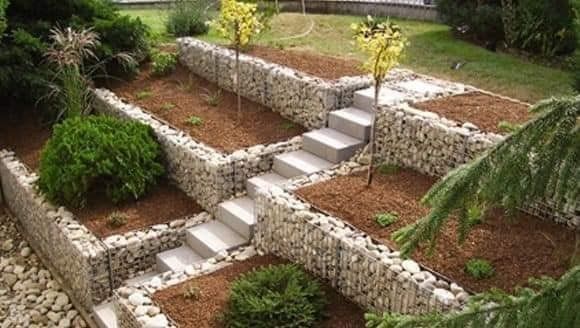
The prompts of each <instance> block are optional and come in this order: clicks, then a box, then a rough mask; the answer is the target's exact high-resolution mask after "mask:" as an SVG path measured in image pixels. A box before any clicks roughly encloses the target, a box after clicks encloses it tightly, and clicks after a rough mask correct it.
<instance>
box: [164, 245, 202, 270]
mask: <svg viewBox="0 0 580 328" xmlns="http://www.w3.org/2000/svg"><path fill="white" fill-rule="evenodd" d="M157 257H158V259H160V260H161V261H163V263H164V264H165V265H166V266H168V267H169V268H170V269H171V270H172V271H181V270H184V269H185V267H186V266H188V265H190V264H193V263H196V262H199V261H202V260H203V257H202V256H201V255H199V254H197V253H196V252H195V251H194V250H193V249H191V248H190V247H189V246H187V245H183V246H181V247H178V248H174V249H170V250H168V251H165V252H161V253H159V254H157Z"/></svg>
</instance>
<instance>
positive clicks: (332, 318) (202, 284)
mask: <svg viewBox="0 0 580 328" xmlns="http://www.w3.org/2000/svg"><path fill="white" fill-rule="evenodd" d="M281 263H287V262H286V261H284V260H282V259H279V258H277V257H274V256H271V255H267V256H257V257H253V258H251V259H249V260H246V261H243V262H238V263H234V264H233V265H230V266H228V267H226V268H224V269H221V270H219V271H217V272H214V273H211V274H209V275H206V276H201V277H198V278H194V279H191V280H189V281H186V282H183V283H181V284H178V285H175V286H172V287H170V288H167V289H164V290H161V291H158V292H156V293H155V294H154V295H153V300H154V301H155V302H156V303H157V304H158V305H159V306H160V307H161V309H163V312H165V313H166V314H167V315H169V317H170V318H171V319H173V320H174V321H175V322H176V323H177V324H178V325H179V327H181V328H218V327H223V323H222V322H221V321H220V317H221V314H222V313H223V311H224V309H225V308H226V306H227V302H228V298H229V286H230V284H231V283H232V282H233V281H234V280H236V279H237V278H238V277H240V275H242V274H243V273H246V272H249V271H251V270H253V269H256V268H258V267H261V266H266V265H269V264H281ZM192 283H193V284H194V285H195V286H196V287H197V288H199V289H200V292H201V293H200V297H199V298H198V299H197V300H192V299H187V298H185V297H184V296H183V294H184V292H185V291H186V290H187V288H188V287H189V286H190V285H191V284H192ZM322 286H323V288H324V291H325V293H326V296H327V300H328V302H329V304H328V306H327V308H326V313H325V320H324V321H323V322H321V323H320V325H319V327H324V328H358V327H360V328H362V327H364V325H365V324H364V318H363V315H364V312H363V311H362V310H361V309H360V308H359V307H358V306H357V305H355V304H353V303H352V302H350V301H348V300H347V299H345V298H344V297H343V296H341V295H340V294H338V293H337V292H336V291H335V290H333V289H332V288H331V287H330V286H329V285H327V284H325V283H323V285H322Z"/></svg>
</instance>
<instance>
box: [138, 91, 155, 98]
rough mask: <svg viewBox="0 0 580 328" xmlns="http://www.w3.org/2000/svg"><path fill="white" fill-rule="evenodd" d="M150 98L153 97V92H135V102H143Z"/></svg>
mask: <svg viewBox="0 0 580 328" xmlns="http://www.w3.org/2000/svg"><path fill="white" fill-rule="evenodd" d="M151 96H153V92H151V91H149V90H141V91H139V92H137V94H136V95H135V98H137V100H145V99H147V98H150V97H151Z"/></svg>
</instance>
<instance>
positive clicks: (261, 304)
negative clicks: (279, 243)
mask: <svg viewBox="0 0 580 328" xmlns="http://www.w3.org/2000/svg"><path fill="white" fill-rule="evenodd" d="M325 305H326V301H325V295H324V292H323V291H322V290H321V288H320V285H319V284H318V283H317V282H316V281H315V280H313V279H312V278H311V277H310V276H309V275H308V274H307V273H306V272H304V271H303V270H302V269H300V268H298V267H297V266H295V265H291V264H286V265H270V266H267V267H263V268H260V269H258V270H255V271H252V272H250V273H247V274H245V275H243V276H242V277H241V278H239V279H238V280H236V281H235V282H234V283H233V285H232V288H231V291H230V298H229V303H228V309H227V311H226V313H225V315H224V319H225V324H226V327H231V328H234V327H235V328H250V327H251V328H261V327H263V328H266V327H285V328H292V327H296V328H298V327H300V328H307V327H314V326H315V324H316V323H317V321H319V320H320V319H321V317H322V310H323V309H324V306H325Z"/></svg>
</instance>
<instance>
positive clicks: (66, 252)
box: [0, 150, 110, 308]
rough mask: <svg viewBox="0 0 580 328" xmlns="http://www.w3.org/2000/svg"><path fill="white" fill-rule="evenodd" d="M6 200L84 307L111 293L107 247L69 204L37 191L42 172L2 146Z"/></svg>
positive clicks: (0, 166) (0, 159)
mask: <svg viewBox="0 0 580 328" xmlns="http://www.w3.org/2000/svg"><path fill="white" fill-rule="evenodd" d="M0 177H1V182H2V191H3V194H4V201H5V203H6V204H7V206H8V208H10V210H11V211H12V212H13V213H14V214H15V216H16V217H17V218H18V219H19V221H20V223H21V225H22V228H23V230H24V231H25V233H26V237H27V238H29V241H30V243H31V244H33V245H34V246H35V248H36V249H37V250H38V251H39V252H40V253H39V255H40V256H42V257H44V258H45V259H46V260H47V263H51V264H52V266H53V269H55V270H57V272H58V273H59V275H60V276H61V277H62V279H64V280H65V281H66V282H67V285H68V286H67V287H69V288H70V289H71V290H72V292H73V296H74V297H75V298H76V299H77V300H78V301H79V303H81V304H82V305H83V306H84V307H86V308H90V307H91V306H92V304H93V300H100V299H104V297H105V296H106V295H108V293H109V292H110V288H109V287H108V285H109V278H108V272H107V264H106V262H105V258H106V256H105V249H104V248H103V246H102V245H101V243H100V242H99V240H98V239H97V238H96V236H94V235H93V234H92V233H91V232H90V231H89V230H88V229H87V228H86V227H85V226H83V225H82V224H80V223H79V222H78V221H77V220H76V219H75V218H74V216H73V214H72V213H70V212H69V211H67V210H66V209H65V208H63V207H60V208H57V207H55V206H53V205H51V204H50V203H49V202H48V201H47V200H46V199H45V197H44V196H43V195H41V194H40V193H39V192H38V191H37V190H36V181H37V179H38V177H37V176H36V175H35V174H32V173H30V172H29V170H28V169H27V168H26V166H25V165H24V164H22V163H21V162H20V161H19V160H18V159H17V158H16V157H15V156H14V153H12V152H8V151H5V150H0Z"/></svg>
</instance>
